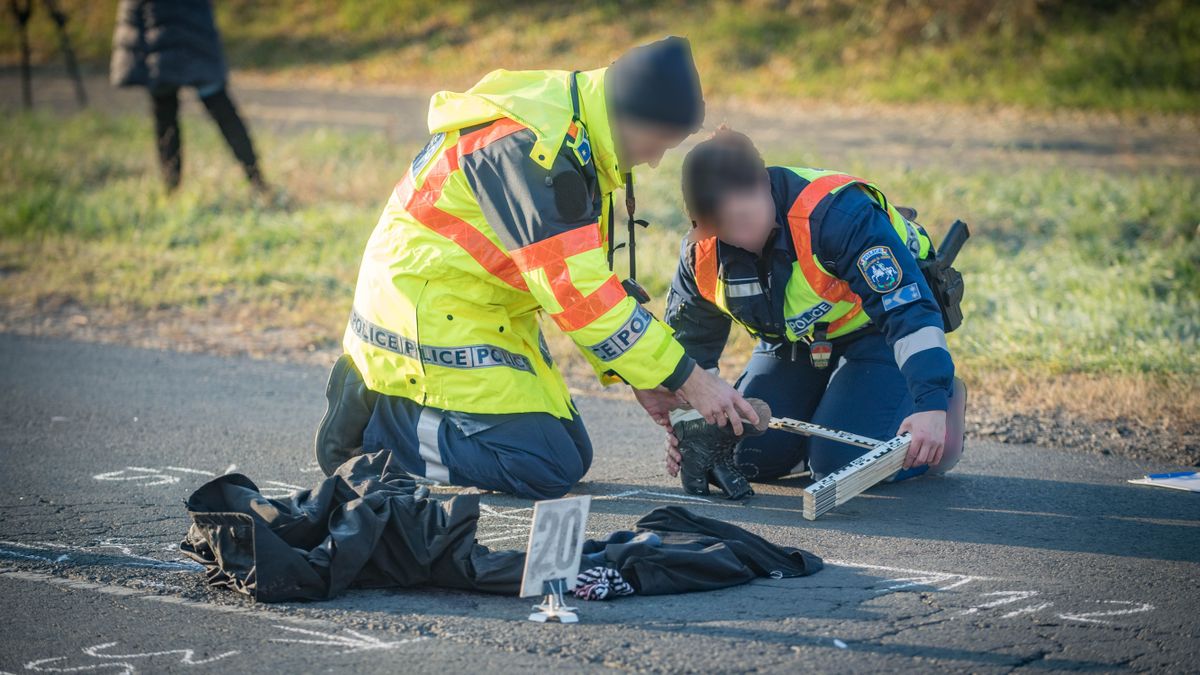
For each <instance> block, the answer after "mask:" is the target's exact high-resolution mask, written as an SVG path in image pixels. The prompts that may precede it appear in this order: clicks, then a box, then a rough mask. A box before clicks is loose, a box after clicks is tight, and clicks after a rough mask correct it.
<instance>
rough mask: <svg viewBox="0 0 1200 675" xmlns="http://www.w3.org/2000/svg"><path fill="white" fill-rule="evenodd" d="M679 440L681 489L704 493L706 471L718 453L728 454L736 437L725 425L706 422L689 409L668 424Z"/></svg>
mask: <svg viewBox="0 0 1200 675" xmlns="http://www.w3.org/2000/svg"><path fill="white" fill-rule="evenodd" d="M671 427H672V429H674V430H675V438H677V439H679V455H680V457H681V459H680V462H679V480H680V482H681V483H682V484H683V491H684V492H687V493H688V494H693V495H706V494H708V472H709V470H710V469H712V467H713V465H714V464H716V462H717V457H718V456H721V455H725V454H728V455H732V454H733V449H734V446H736V445H737V443H738V439H737V437H736V436H734V435H733V432H732V431H730V430H728V429H727V428H721V427H718V426H716V425H715V424H709V423H708V422H706V421H705V420H704V417H702V416H701V415H700V413H698V412H696V411H695V410H690V411H688V412H687V413H685V414H684V415H683V416H682V419H680V420H678V421H677V422H675V423H674V424H672V425H671Z"/></svg>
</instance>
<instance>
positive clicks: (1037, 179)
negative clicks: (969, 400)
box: [0, 115, 1200, 378]
mask: <svg viewBox="0 0 1200 675" xmlns="http://www.w3.org/2000/svg"><path fill="white" fill-rule="evenodd" d="M148 127H149V122H148V120H142V119H140V118H138V119H133V118H110V117H104V116H99V115H86V116H79V117H73V118H68V119H62V118H49V117H43V116H25V115H18V116H15V117H14V118H12V119H11V120H10V122H9V123H8V124H5V125H4V126H3V128H2V129H0V268H2V269H3V270H4V273H5V275H6V277H7V279H6V283H5V284H3V285H0V300H3V301H4V302H6V303H9V304H13V303H18V304H23V305H26V306H40V305H41V304H44V303H47V302H53V301H55V300H56V299H63V298H66V299H70V300H72V301H74V302H78V303H79V304H81V305H83V306H85V307H95V308H100V309H104V310H110V311H119V312H128V313H131V314H133V315H136V314H137V313H138V312H145V311H150V310H155V309H163V308H171V307H182V308H188V309H191V310H196V311H200V312H204V311H208V312H212V313H214V314H218V315H219V314H220V313H223V312H229V311H231V309H232V308H236V309H238V310H240V311H242V312H248V313H249V314H251V315H253V316H254V317H255V321H256V323H255V325H253V326H251V327H250V330H261V329H268V328H288V329H297V330H305V331H308V334H309V335H311V338H312V340H313V343H314V344H315V345H317V346H329V345H332V344H335V343H336V340H337V339H338V338H339V336H340V333H341V329H342V325H343V322H344V319H345V315H346V313H347V311H348V308H349V302H350V297H351V294H352V291H353V283H354V279H355V275H356V272H357V265H358V260H359V256H360V255H361V251H362V246H363V244H364V243H365V241H366V238H367V236H368V234H369V233H370V231H371V229H372V227H373V225H374V222H375V220H376V218H377V217H378V214H379V211H380V210H381V208H382V205H383V203H384V201H385V199H386V197H387V195H388V192H389V190H390V188H391V186H392V185H393V184H394V182H395V181H396V180H397V179H398V178H399V177H400V176H401V175H402V173H403V171H404V169H405V167H406V166H407V164H408V162H409V160H410V158H411V156H412V154H413V153H414V152H415V150H416V148H415V147H399V146H396V145H392V144H388V143H386V142H381V141H380V138H379V137H378V136H375V135H358V134H346V133H335V132H309V133H306V134H301V135H295V136H286V137H272V136H265V137H263V138H262V139H260V144H261V146H262V148H263V153H264V155H265V156H264V166H266V167H269V168H270V169H271V173H270V174H269V177H270V178H272V179H273V180H274V181H276V182H277V183H278V184H280V185H282V186H284V189H285V191H286V192H287V194H288V198H287V199H286V200H284V201H286V203H287V205H286V206H280V205H279V204H278V203H277V202H271V203H262V202H260V201H259V200H256V199H255V198H253V197H252V196H251V195H250V194H249V193H248V191H247V189H246V187H245V185H244V184H243V181H242V180H241V176H240V175H239V174H238V172H237V171H236V164H235V163H234V162H233V160H232V158H231V157H229V156H228V155H227V152H226V150H225V148H224V146H223V145H222V144H221V142H220V139H219V138H218V137H217V135H216V132H215V130H213V129H212V128H211V125H209V124H207V123H206V120H201V119H195V120H192V119H188V120H187V123H186V124H185V127H184V129H185V131H184V134H185V135H184V148H185V177H184V186H183V188H182V189H181V190H180V191H179V193H178V194H176V195H174V196H172V197H166V196H164V195H163V194H162V192H161V189H160V187H159V184H158V175H157V172H156V167H155V164H154V160H153V156H152V144H151V133H150V129H149V128H148ZM672 159H673V160H674V161H672V162H669V163H668V164H667V165H666V166H664V167H662V168H661V169H660V170H658V171H656V172H653V173H647V174H643V176H644V177H643V179H642V181H641V187H640V188H639V197H640V199H639V212H640V213H644V214H645V215H647V216H648V217H649V218H650V220H651V221H652V222H653V223H654V227H653V228H651V229H650V230H649V231H646V232H645V234H644V235H643V236H642V237H640V239H639V259H640V260H641V261H643V262H642V274H641V279H642V281H643V282H644V283H645V285H646V286H647V287H648V288H649V289H650V290H651V292H652V293H654V294H655V295H656V296H658V297H659V298H660V300H659V302H661V297H662V295H664V292H665V289H666V287H667V284H668V283H669V278H670V274H671V273H672V271H673V267H674V260H675V259H676V252H677V250H678V241H679V237H680V236H681V234H682V233H683V231H684V228H685V224H684V221H683V218H682V215H681V211H680V208H679V206H680V200H679V197H678V194H677V187H676V186H677V185H678V157H677V156H676V157H673V158H672ZM767 159H768V160H769V161H771V162H773V163H781V164H787V163H795V164H810V165H819V164H820V162H819V158H814V157H808V156H805V155H803V154H802V153H790V152H787V151H783V150H775V151H773V152H772V153H770V154H769V155H768V157H767ZM838 168H842V169H846V170H849V171H853V172H855V173H857V174H858V175H864V176H867V177H869V178H871V179H872V180H874V181H875V182H876V183H878V184H879V185H880V186H882V187H883V189H884V190H885V191H886V192H887V193H888V194H889V196H891V197H892V199H893V200H894V201H896V202H897V203H901V204H908V205H912V206H916V207H918V208H919V209H920V211H921V214H922V218H921V219H922V221H923V222H924V223H926V224H927V226H929V228H930V229H931V230H932V231H934V232H935V233H937V234H940V232H941V231H942V230H943V229H944V227H945V225H947V224H948V223H949V222H951V221H952V220H953V219H954V218H956V217H958V218H962V219H964V220H966V221H968V222H969V223H970V224H971V226H972V229H973V232H974V237H973V238H972V239H971V241H970V242H969V244H968V247H967V248H966V249H965V252H964V253H963V256H962V258H961V259H960V260H961V263H960V267H961V269H962V270H963V272H964V274H965V275H966V279H967V285H968V293H967V298H966V312H967V321H966V324H965V325H964V327H963V328H962V329H961V330H960V331H959V332H956V333H954V334H953V335H952V336H951V343H952V346H953V348H954V351H955V353H956V356H957V358H958V360H959V361H960V364H962V366H963V367H964V369H965V370H977V371H988V370H1005V369H1009V370H1014V369H1015V370H1025V371H1029V372H1037V373H1043V374H1044V375H1046V376H1053V375H1055V374H1060V373H1096V374H1124V375H1143V374H1149V375H1156V376H1173V377H1185V378H1194V376H1195V375H1196V374H1198V373H1200V236H1198V235H1200V203H1198V202H1197V201H1196V198H1195V196H1196V195H1197V194H1200V177H1197V176H1194V175H1189V174H1188V173H1186V172H1162V173H1160V174H1156V175H1146V174H1143V175H1116V174H1108V173H1102V172H1092V171H1080V170H1073V169H1045V170H1042V169H1023V170H1016V171H1010V170H994V169H986V168H984V169H977V170H966V171H963V172H948V171H943V170H922V171H906V170H898V169H888V168H872V167H867V166H847V167H838ZM737 344H738V345H740V346H744V345H746V344H748V343H747V342H746V341H745V340H742V341H741V342H739V343H737Z"/></svg>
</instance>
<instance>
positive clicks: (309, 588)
mask: <svg viewBox="0 0 1200 675" xmlns="http://www.w3.org/2000/svg"><path fill="white" fill-rule="evenodd" d="M416 489H417V485H416V483H415V482H414V481H413V479H412V478H411V477H410V476H409V475H408V474H406V473H404V472H403V471H402V470H401V469H400V467H399V465H398V464H397V463H396V462H395V461H393V459H392V456H391V453H389V452H387V451H381V452H377V453H374V454H370V455H362V456H359V457H356V458H355V459H353V460H350V461H348V462H346V463H345V464H343V465H342V466H341V467H340V468H339V469H338V470H337V472H336V473H334V475H332V476H330V477H328V478H326V479H325V480H324V481H322V482H321V483H320V484H319V485H317V486H316V487H315V488H313V489H311V490H301V491H299V492H297V493H295V494H293V495H292V496H291V497H289V498H287V499H268V498H266V497H263V496H262V494H261V493H260V492H259V490H258V487H257V486H256V485H255V484H254V483H253V482H252V481H251V480H250V479H249V478H247V477H245V476H243V475H241V474H230V475H226V476H221V477H219V478H216V479H214V480H211V481H209V482H208V483H205V484H204V485H203V486H201V487H200V488H199V489H198V490H196V491H195V492H194V493H192V496H191V497H189V498H188V501H187V510H188V513H189V515H191V517H192V525H191V527H190V528H189V529H188V533H187V536H186V538H185V539H184V540H183V543H182V544H180V548H181V549H182V550H183V552H184V553H185V554H187V555H188V556H189V557H191V558H192V559H193V560H196V561H197V562H199V563H200V564H202V565H203V566H204V567H205V573H206V576H207V578H208V583H209V584H210V585H213V586H223V587H227V588H229V589H232V590H236V591H239V592H241V593H246V594H248V595H251V596H253V597H254V598H256V599H257V600H261V601H264V602H280V601H284V600H318V599H324V598H329V597H332V596H334V595H337V594H338V593H340V592H342V591H344V590H346V589H347V588H351V587H357V588H384V587H412V586H423V585H429V586H441V587H447V588H458V589H464V590H475V591H482V592H489V593H503V594H511V595H514V596H515V595H516V594H517V592H518V590H519V587H520V582H521V573H522V571H523V568H524V563H525V553H524V552H523V551H491V550H489V549H488V548H487V547H485V546H481V545H479V544H478V543H476V541H475V536H476V525H477V523H478V520H479V496H478V495H469V494H468V495H459V496H457V497H454V498H453V499H450V500H447V501H444V502H443V501H440V500H437V499H428V498H425V497H421V496H416V495H414V493H415V492H416ZM637 527H638V528H639V530H644V531H642V532H639V533H633V532H617V533H614V534H612V535H610V536H609V537H608V538H607V539H606V540H604V541H588V542H586V543H585V544H584V567H591V566H594V565H596V564H597V563H599V564H602V565H605V566H608V567H612V568H614V569H617V570H619V571H620V573H621V575H622V576H623V577H624V578H625V579H626V580H627V581H629V583H630V584H631V585H633V586H634V588H636V589H637V591H638V592H639V593H643V594H646V595H659V594H665V593H684V592H688V591H701V590H712V589H716V588H725V587H728V586H734V585H737V584H741V583H745V582H747V581H750V580H751V579H753V578H755V577H758V576H776V577H791V576H803V575H806V574H812V573H813V572H816V571H817V570H819V569H820V568H821V561H820V559H819V558H817V557H815V556H813V555H811V554H809V553H806V552H804V551H800V550H797V549H793V548H789V547H779V546H775V545H774V544H771V543H770V542H767V541H766V540H764V539H762V538H761V537H758V536H757V535H754V534H752V533H750V532H747V531H745V530H743V529H741V528H739V527H736V526H734V525H730V524H729V523H724V522H721V521H719V520H713V519H711V518H704V517H701V516H697V515H695V514H693V513H691V512H689V511H687V510H685V509H683V508H680V507H676V506H671V507H664V508H658V509H655V510H654V511H651V512H650V513H649V514H647V515H646V516H645V517H643V518H642V519H641V520H640V521H638V524H637Z"/></svg>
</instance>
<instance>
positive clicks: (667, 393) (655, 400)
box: [633, 387, 687, 477]
mask: <svg viewBox="0 0 1200 675" xmlns="http://www.w3.org/2000/svg"><path fill="white" fill-rule="evenodd" d="M633 395H634V397H635V398H637V401H638V403H640V404H641V405H642V408H643V409H645V411H646V413H647V414H649V415H650V419H652V420H654V422H655V423H656V424H658V425H659V426H661V427H662V428H663V429H666V431H667V436H666V441H667V473H668V474H670V475H671V476H672V477H675V476H678V475H679V462H680V461H681V460H682V456H681V455H680V454H679V439H677V438H675V429H674V428H672V427H671V411H672V410H674V409H676V408H680V407H683V406H685V405H687V404H686V403H685V402H684V401H683V400H682V399H681V398H680V397H679V396H678V395H677V394H676V393H675V392H673V391H671V390H669V389H667V388H666V387H657V388H655V389H634V390H633Z"/></svg>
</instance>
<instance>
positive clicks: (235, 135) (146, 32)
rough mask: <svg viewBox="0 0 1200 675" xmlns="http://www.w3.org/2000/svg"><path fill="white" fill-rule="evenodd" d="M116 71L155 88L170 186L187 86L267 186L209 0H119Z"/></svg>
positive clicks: (117, 76)
mask: <svg viewBox="0 0 1200 675" xmlns="http://www.w3.org/2000/svg"><path fill="white" fill-rule="evenodd" d="M110 71H111V73H110V74H111V79H112V83H113V85H114V86H117V87H145V88H146V89H147V90H148V91H149V92H150V99H151V101H152V102H153V110H154V133H155V138H156V142H157V146H158V159H159V163H160V165H161V166H162V173H163V182H164V183H165V184H166V187H167V191H168V192H170V191H174V190H175V188H177V187H178V186H179V180H180V175H181V172H182V165H183V155H182V147H181V142H180V137H179V89H180V88H181V87H193V88H195V90H196V94H197V95H198V96H199V97H200V102H201V103H203V104H204V108H205V109H206V110H208V114H209V116H211V117H212V118H213V121H215V122H216V123H217V126H218V127H219V128H220V129H221V134H222V135H223V136H224V137H225V142H226V143H228V144H229V149H230V150H232V151H233V155H234V157H236V158H237V160H238V162H240V163H241V165H242V169H243V170H244V171H245V172H246V178H247V179H248V180H249V181H250V184H251V185H252V186H253V187H254V188H255V189H256V190H258V191H260V192H266V189H267V188H266V183H265V182H264V181H263V178H262V173H261V172H260V171H259V168H258V159H257V158H256V157H255V154H254V144H253V143H252V142H251V141H250V134H249V132H247V131H246V125H245V124H244V123H243V122H242V118H241V116H239V115H238V111H237V108H236V107H235V106H234V104H233V101H232V100H231V99H230V98H229V93H228V92H227V91H226V81H227V79H228V76H229V71H228V68H227V67H226V64H225V55H224V54H223V52H222V49H221V36H220V34H219V33H218V32H217V22H216V19H214V17H213V11H212V5H211V3H210V2H209V1H208V0H121V3H120V5H119V6H118V8H117V26H116V30H115V31H114V33H113V54H112V64H111V68H110Z"/></svg>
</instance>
